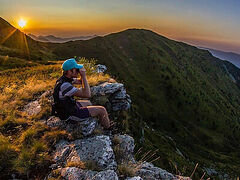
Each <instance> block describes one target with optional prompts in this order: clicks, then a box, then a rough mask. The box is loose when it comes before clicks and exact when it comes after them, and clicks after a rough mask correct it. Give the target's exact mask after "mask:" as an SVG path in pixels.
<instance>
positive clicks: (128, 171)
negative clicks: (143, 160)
mask: <svg viewBox="0 0 240 180" xmlns="http://www.w3.org/2000/svg"><path fill="white" fill-rule="evenodd" d="M137 170H138V169H137V168H136V165H134V164H127V163H126V164H120V165H118V167H117V172H118V174H119V176H120V177H121V178H126V177H133V176H135V175H136V172H137Z"/></svg>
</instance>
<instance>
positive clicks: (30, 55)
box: [0, 18, 56, 61]
mask: <svg viewBox="0 0 240 180" xmlns="http://www.w3.org/2000/svg"><path fill="white" fill-rule="evenodd" d="M0 54H1V55H8V56H11V57H17V58H23V59H28V60H29V59H31V60H34V61H43V60H45V59H47V58H56V57H55V56H54V55H53V54H51V52H50V51H49V49H48V44H46V43H43V42H39V41H35V40H33V39H32V38H30V37H29V36H27V35H26V34H24V33H23V32H21V31H20V30H19V29H17V28H15V27H13V26H12V25H10V24H9V23H8V22H7V21H5V20H4V19H3V18H0Z"/></svg>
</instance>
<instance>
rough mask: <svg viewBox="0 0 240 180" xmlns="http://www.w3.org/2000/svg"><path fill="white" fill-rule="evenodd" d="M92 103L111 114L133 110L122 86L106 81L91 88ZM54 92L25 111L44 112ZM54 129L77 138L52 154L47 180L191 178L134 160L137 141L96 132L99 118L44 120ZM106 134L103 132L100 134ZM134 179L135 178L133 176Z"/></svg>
mask: <svg viewBox="0 0 240 180" xmlns="http://www.w3.org/2000/svg"><path fill="white" fill-rule="evenodd" d="M91 92H92V100H91V101H92V103H93V104H98V105H99V104H100V105H103V106H105V107H106V108H107V110H108V111H114V112H116V111H122V110H128V109H129V108H130V103H131V99H130V96H129V95H128V94H127V93H126V89H125V88H124V86H123V84H121V83H117V82H114V83H110V82H104V83H101V84H99V85H98V86H93V87H91ZM51 94H52V92H51V91H47V92H45V93H44V94H43V95H42V96H40V98H38V99H37V100H35V101H33V102H30V103H29V104H28V105H26V106H25V108H24V110H25V111H26V112H27V113H28V114H29V115H36V114H38V113H39V112H40V111H41V102H42V99H44V98H45V100H46V99H47V101H49V102H52V95H51ZM44 123H45V124H46V125H48V126H49V127H51V128H60V129H64V130H66V131H67V132H68V133H69V134H71V135H72V136H74V134H81V136H74V137H77V138H74V140H72V141H66V140H60V141H59V142H57V144H56V145H55V150H54V152H52V158H53V162H54V163H53V164H52V165H51V166H50V168H51V169H52V172H51V173H50V174H49V175H48V176H47V177H46V178H45V179H51V178H59V177H61V178H62V179H66V180H67V179H71V180H80V179H82V180H87V179H95V180H118V179H126V180H143V179H150V180H158V179H188V178H185V177H180V176H175V175H173V174H171V173H169V172H167V171H166V170H163V169H161V168H158V167H155V166H154V165H153V164H151V163H148V162H138V161H136V160H135V158H134V147H135V145H134V139H133V138H132V137H131V136H129V135H127V134H114V135H111V133H110V135H103V134H101V133H94V132H95V131H96V130H97V129H98V128H100V126H99V125H98V123H97V119H96V118H92V117H91V118H86V119H78V121H73V120H70V121H62V120H60V119H59V118H58V117H54V116H51V117H49V118H47V119H46V120H44ZM99 132H103V131H99ZM120 166H125V167H127V168H134V171H133V172H134V174H132V173H131V174H124V175H123V174H121V172H120V171H119V167H120ZM131 176H132V177H131Z"/></svg>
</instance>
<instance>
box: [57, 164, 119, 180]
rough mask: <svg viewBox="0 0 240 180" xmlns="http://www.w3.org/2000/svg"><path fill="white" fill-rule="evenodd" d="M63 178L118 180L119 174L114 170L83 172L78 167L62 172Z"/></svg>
mask: <svg viewBox="0 0 240 180" xmlns="http://www.w3.org/2000/svg"><path fill="white" fill-rule="evenodd" d="M61 176H62V177H63V178H64V179H71V180H89V179H91V180H118V176H117V173H116V172H114V171H113V170H106V171H100V172H96V171H91V170H82V169H79V168H76V167H67V168H63V169H62V170H61Z"/></svg>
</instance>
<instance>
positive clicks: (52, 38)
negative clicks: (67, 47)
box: [28, 34, 97, 43]
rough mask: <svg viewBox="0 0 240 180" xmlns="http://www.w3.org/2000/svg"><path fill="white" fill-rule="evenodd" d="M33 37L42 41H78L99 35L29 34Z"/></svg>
mask: <svg viewBox="0 0 240 180" xmlns="http://www.w3.org/2000/svg"><path fill="white" fill-rule="evenodd" d="M28 36H30V37H31V38H32V39H34V40H36V41H42V42H54V43H64V42H67V41H76V40H88V39H92V38H94V37H97V35H92V36H76V37H67V38H62V37H56V36H53V35H48V36H35V35H33V34H28Z"/></svg>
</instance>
